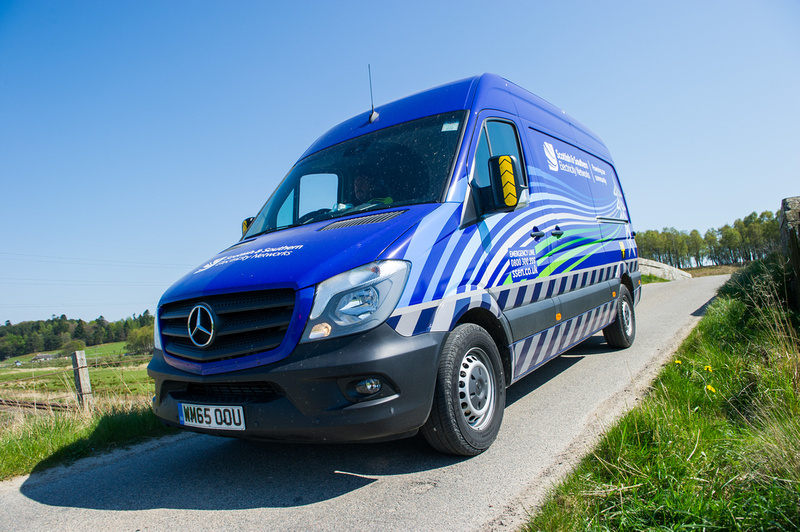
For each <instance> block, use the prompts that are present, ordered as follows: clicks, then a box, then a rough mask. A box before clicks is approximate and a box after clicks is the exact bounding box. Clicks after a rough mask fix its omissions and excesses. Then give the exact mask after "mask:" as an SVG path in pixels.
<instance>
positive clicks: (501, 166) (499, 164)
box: [489, 155, 524, 212]
mask: <svg viewBox="0 0 800 532" xmlns="http://www.w3.org/2000/svg"><path fill="white" fill-rule="evenodd" d="M489 179H490V180H491V182H492V198H493V200H494V210H495V211H497V212H511V211H513V210H514V209H516V208H517V205H519V202H520V199H521V198H522V191H523V189H524V184H523V183H522V172H520V170H519V163H518V162H517V158H516V157H514V156H513V155H498V156H496V157H492V158H491V159H489Z"/></svg>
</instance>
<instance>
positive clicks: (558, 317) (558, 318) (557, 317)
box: [556, 312, 561, 321]
mask: <svg viewBox="0 0 800 532" xmlns="http://www.w3.org/2000/svg"><path fill="white" fill-rule="evenodd" d="M556 321H561V313H560V312H559V313H558V314H556Z"/></svg>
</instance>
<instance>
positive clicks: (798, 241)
mask: <svg viewBox="0 0 800 532" xmlns="http://www.w3.org/2000/svg"><path fill="white" fill-rule="evenodd" d="M778 225H779V227H780V234H781V248H782V251H783V254H784V255H786V257H788V258H789V266H790V267H791V268H792V272H793V273H794V275H793V277H794V278H793V279H792V283H791V287H792V288H791V289H792V292H794V294H793V295H794V305H795V308H800V197H798V196H795V197H793V198H785V199H784V200H783V201H782V202H781V213H780V216H779V217H778Z"/></svg>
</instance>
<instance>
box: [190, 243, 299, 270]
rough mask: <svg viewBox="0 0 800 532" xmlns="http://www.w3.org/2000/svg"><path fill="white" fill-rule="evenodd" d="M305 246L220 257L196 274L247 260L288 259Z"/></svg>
mask: <svg viewBox="0 0 800 532" xmlns="http://www.w3.org/2000/svg"><path fill="white" fill-rule="evenodd" d="M302 247H303V245H302V244H299V245H297V246H281V247H279V248H261V249H254V250H251V251H244V252H242V253H238V254H236V255H229V256H227V257H220V258H218V259H214V260H212V261H211V262H209V263H208V264H206V265H204V266H203V267H202V268H200V269H199V270H197V271H196V272H194V273H195V274H198V273H201V272H205V271H208V270H210V269H211V268H214V267H216V266H224V265H226V264H232V263H234V262H242V261H245V260H250V259H267V258H270V257H288V256H289V255H291V254H292V253H293V252H294V251H295V250H298V249H300V248H302Z"/></svg>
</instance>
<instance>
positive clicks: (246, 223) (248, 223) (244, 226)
mask: <svg viewBox="0 0 800 532" xmlns="http://www.w3.org/2000/svg"><path fill="white" fill-rule="evenodd" d="M253 220H255V218H253V217H252V216H251V217H250V218H248V219H247V220H245V221H243V222H242V237H244V235H246V234H247V230H248V229H250V226H251V225H252V224H253Z"/></svg>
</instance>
